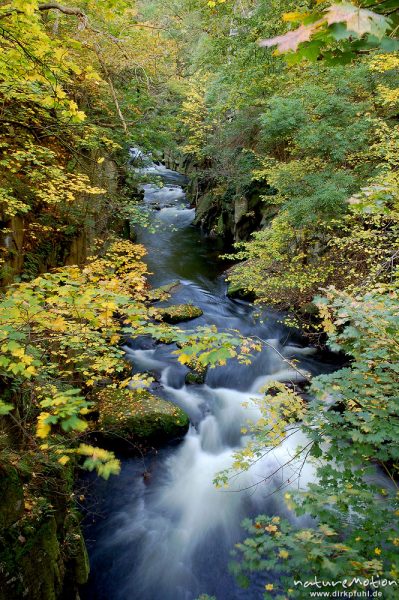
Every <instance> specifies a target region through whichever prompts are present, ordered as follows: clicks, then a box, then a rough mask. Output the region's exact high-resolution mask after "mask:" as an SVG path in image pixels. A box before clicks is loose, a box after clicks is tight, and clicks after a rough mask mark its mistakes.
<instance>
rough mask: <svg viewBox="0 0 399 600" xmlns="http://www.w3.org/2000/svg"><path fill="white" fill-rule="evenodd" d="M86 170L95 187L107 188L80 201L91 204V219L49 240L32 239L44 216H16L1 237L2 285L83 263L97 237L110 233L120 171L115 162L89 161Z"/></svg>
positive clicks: (0, 274)
mask: <svg viewBox="0 0 399 600" xmlns="http://www.w3.org/2000/svg"><path fill="white" fill-rule="evenodd" d="M85 170H86V172H87V175H89V177H90V179H91V182H92V184H93V185H94V186H96V187H99V188H102V189H104V190H105V193H104V194H101V195H98V196H89V195H85V194H82V195H81V197H80V198H79V199H78V200H77V201H78V202H79V203H81V204H87V207H88V211H87V212H88V213H90V217H88V218H87V219H85V220H84V222H82V223H74V222H73V219H72V220H71V224H70V226H69V227H65V228H64V231H63V232H60V233H57V234H54V235H52V236H47V237H46V236H44V235H41V234H38V235H36V236H35V237H34V238H32V236H31V235H30V228H31V225H32V218H34V219H35V220H36V219H37V218H38V217H39V218H40V213H39V214H38V213H35V214H31V213H27V214H26V215H16V216H13V217H11V218H9V219H8V220H6V221H3V223H2V224H3V225H4V228H5V229H6V230H7V233H6V234H3V235H0V246H2V247H3V248H4V250H5V252H4V254H3V256H5V262H4V264H2V265H1V270H0V286H4V285H7V284H8V283H11V282H12V281H13V279H14V277H15V276H18V275H21V274H23V275H24V276H25V277H26V278H31V277H34V276H36V275H39V274H40V273H45V272H46V271H48V270H49V269H52V268H55V267H59V266H62V265H74V264H82V263H83V262H84V261H85V259H86V257H87V255H88V253H89V249H90V247H91V245H92V243H93V240H94V238H96V237H101V236H102V235H105V234H106V231H107V228H108V222H109V220H110V219H111V218H112V209H111V206H110V202H109V199H110V198H112V197H115V196H116V194H117V191H118V178H119V173H118V168H117V165H116V163H115V162H114V161H113V160H111V159H109V160H106V161H105V162H103V163H102V164H101V165H98V164H97V163H96V162H93V161H91V160H87V164H86V169H85ZM93 204H94V206H93ZM71 209H73V207H72V205H71ZM0 219H1V214H0Z"/></svg>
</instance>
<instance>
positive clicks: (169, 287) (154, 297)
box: [148, 279, 180, 302]
mask: <svg viewBox="0 0 399 600" xmlns="http://www.w3.org/2000/svg"><path fill="white" fill-rule="evenodd" d="M179 285H180V281H179V280H178V279H177V280H176V281H172V282H171V283H167V284H166V285H161V287H158V288H154V289H153V290H151V291H150V292H149V293H148V298H149V300H151V302H158V301H160V300H167V299H168V298H169V296H170V294H171V293H173V292H174V291H175V290H176V288H178V287H179Z"/></svg>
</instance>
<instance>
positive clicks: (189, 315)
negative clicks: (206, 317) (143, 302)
mask: <svg viewBox="0 0 399 600" xmlns="http://www.w3.org/2000/svg"><path fill="white" fill-rule="evenodd" d="M157 312H158V315H159V317H158V318H159V319H160V320H162V321H165V323H170V324H172V325H173V324H175V323H182V322H183V321H191V320H192V319H197V318H198V317H200V316H201V315H202V314H203V312H202V310H201V309H200V308H199V307H198V306H195V305H194V304H175V305H174V306H167V307H165V308H157Z"/></svg>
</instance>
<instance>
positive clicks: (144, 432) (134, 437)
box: [98, 389, 189, 445]
mask: <svg viewBox="0 0 399 600" xmlns="http://www.w3.org/2000/svg"><path fill="white" fill-rule="evenodd" d="M98 409H99V420H98V427H99V430H100V431H101V432H102V434H103V435H104V436H106V437H110V438H114V439H115V440H116V441H117V440H118V439H121V438H122V439H125V440H128V441H129V440H131V441H137V442H140V443H143V442H144V443H151V444H155V445H156V444H158V443H162V442H165V441H168V440H171V439H173V438H176V437H180V436H182V435H183V434H184V433H185V432H186V431H187V429H188V425H189V419H188V416H187V415H186V413H185V412H183V411H182V410H181V409H180V408H179V407H177V406H175V405H174V404H172V402H168V401H166V400H163V399H162V398H158V397H157V396H154V395H153V394H151V393H150V392H149V391H148V390H145V389H139V390H127V389H123V390H120V389H105V390H102V391H101V392H100V394H99V404H98Z"/></svg>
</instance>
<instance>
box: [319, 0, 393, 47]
mask: <svg viewBox="0 0 399 600" xmlns="http://www.w3.org/2000/svg"><path fill="white" fill-rule="evenodd" d="M326 17H327V23H328V25H333V24H334V23H346V27H347V29H348V30H349V31H353V32H354V33H357V34H358V35H359V36H362V35H364V34H365V33H370V34H372V35H375V36H376V37H378V38H382V37H383V36H384V34H385V32H386V30H387V29H388V27H389V20H388V19H387V18H386V17H384V16H383V15H379V14H377V13H375V12H372V11H371V10H367V9H365V8H358V7H357V6H354V5H353V4H349V3H347V2H343V3H342V4H333V5H332V6H330V8H329V9H328V10H327V11H326Z"/></svg>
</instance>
